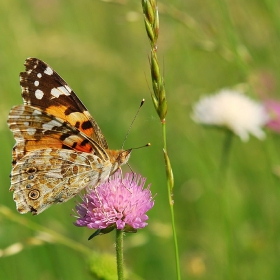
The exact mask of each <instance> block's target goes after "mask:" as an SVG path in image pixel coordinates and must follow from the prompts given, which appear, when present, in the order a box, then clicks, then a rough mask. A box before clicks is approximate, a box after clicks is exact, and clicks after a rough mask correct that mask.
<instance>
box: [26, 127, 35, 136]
mask: <svg viewBox="0 0 280 280" xmlns="http://www.w3.org/2000/svg"><path fill="white" fill-rule="evenodd" d="M26 131H27V133H28V134H29V135H34V134H35V132H36V128H34V127H28V128H27V130H26Z"/></svg>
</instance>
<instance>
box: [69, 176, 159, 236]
mask: <svg viewBox="0 0 280 280" xmlns="http://www.w3.org/2000/svg"><path fill="white" fill-rule="evenodd" d="M145 182H146V178H143V177H141V175H136V174H134V173H127V174H126V175H125V177H124V178H122V174H121V172H120V171H117V172H116V173H115V174H114V175H112V176H111V177H110V178H109V179H108V181H107V182H105V183H102V184H100V185H99V186H98V187H97V188H96V189H91V190H90V191H89V192H88V193H87V194H85V195H84V196H83V197H82V202H81V203H79V204H78V205H76V213H77V215H78V217H77V220H76V222H75V225H76V226H80V227H82V226H86V227H88V228H90V229H99V230H102V229H106V228H110V229H114V228H117V229H121V230H124V231H126V229H129V230H128V231H131V229H132V230H136V229H138V228H143V227H145V226H147V222H146V221H147V219H148V216H147V215H146V212H147V211H148V210H150V209H151V208H152V207H153V206H154V200H153V197H152V193H151V191H150V185H149V186H148V187H147V188H144V185H145Z"/></svg>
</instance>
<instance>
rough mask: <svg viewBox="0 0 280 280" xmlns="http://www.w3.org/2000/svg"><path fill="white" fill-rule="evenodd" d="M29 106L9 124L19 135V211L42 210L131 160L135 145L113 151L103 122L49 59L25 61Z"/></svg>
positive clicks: (17, 109)
mask: <svg viewBox="0 0 280 280" xmlns="http://www.w3.org/2000/svg"><path fill="white" fill-rule="evenodd" d="M25 66H26V70H25V72H22V73H20V85H21V88H22V97H23V103H24V104H23V105H18V106H14V107H13V108H12V109H11V111H10V113H9V118H8V125H9V128H10V130H11V131H12V132H13V134H14V138H15V140H16V144H15V146H14V148H13V162H12V164H13V168H12V172H11V187H10V191H13V192H14V194H13V198H14V201H15V202H16V207H17V210H18V212H20V213H22V214H23V213H27V212H32V214H33V215H36V214H40V213H41V212H43V211H44V210H45V209H47V208H48V207H49V206H51V205H52V204H56V203H63V202H65V201H67V200H69V199H71V198H72V197H74V196H75V195H76V194H77V193H79V192H80V191H81V190H82V189H84V188H85V187H87V186H93V187H96V186H97V185H98V184H99V183H100V182H104V181H106V180H107V179H108V178H109V176H110V175H112V174H113V173H114V172H115V171H116V170H117V169H118V168H119V167H120V166H121V165H123V164H125V163H126V162H127V161H128V159H129V156H130V153H131V150H109V149H108V145H107V142H106V139H105V137H104V136H103V134H102V132H101V130H100V128H99V126H98V125H97V123H96V122H95V120H94V119H93V118H92V117H91V115H90V113H89V112H88V110H87V109H86V107H85V106H84V105H83V103H82V102H81V101H80V100H79V98H78V97H77V96H76V94H75V93H74V91H73V90H72V89H71V88H70V87H69V86H68V85H67V83H66V82H65V81H64V80H63V79H62V78H61V77H60V76H59V75H58V74H57V73H56V72H55V71H54V70H53V69H52V68H51V67H49V66H48V65H47V64H46V63H44V62H43V61H41V60H39V59H36V58H28V59H26V61H25Z"/></svg>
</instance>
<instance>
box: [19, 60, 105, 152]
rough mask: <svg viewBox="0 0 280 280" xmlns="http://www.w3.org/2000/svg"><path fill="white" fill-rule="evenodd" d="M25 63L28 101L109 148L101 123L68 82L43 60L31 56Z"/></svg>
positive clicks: (22, 80) (24, 92) (22, 77)
mask: <svg viewBox="0 0 280 280" xmlns="http://www.w3.org/2000/svg"><path fill="white" fill-rule="evenodd" d="M24 65H25V68H26V70H25V72H22V73H20V85H21V88H22V97H23V101H24V104H25V105H29V106H33V107H36V108H38V109H39V110H41V111H43V112H46V113H48V114H49V115H52V116H55V117H58V118H60V119H62V120H64V121H66V122H68V123H69V124H70V125H72V126H73V127H76V128H77V129H78V130H80V131H81V132H83V133H84V134H85V135H87V136H89V137H90V138H91V139H93V140H94V141H96V142H97V143H98V144H99V145H100V146H101V147H102V148H103V149H107V148H108V145H107V142H106V139H105V137H104V136H103V134H102V132H101V129H100V128H99V126H98V124H97V123H96V121H95V120H94V119H93V118H92V116H91V115H90V113H89V112H88V110H87V108H86V107H85V106H84V105H83V103H82V102H81V101H80V99H79V98H78V97H77V96H76V94H75V93H74V91H73V90H72V89H71V88H70V87H69V86H68V85H67V83H66V82H65V81H64V80H63V79H62V78H61V77H60V76H59V75H58V74H57V73H56V72H55V71H54V70H53V69H52V68H51V67H50V66H48V65H47V64H46V63H45V62H43V61H42V60H39V59H37V58H27V59H26V61H25V64H24Z"/></svg>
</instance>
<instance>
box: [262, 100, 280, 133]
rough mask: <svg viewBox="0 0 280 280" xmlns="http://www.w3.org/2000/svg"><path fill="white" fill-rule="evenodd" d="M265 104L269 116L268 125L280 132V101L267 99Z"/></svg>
mask: <svg viewBox="0 0 280 280" xmlns="http://www.w3.org/2000/svg"><path fill="white" fill-rule="evenodd" d="M264 106H265V108H266V110H267V112H268V116H269V120H268V122H267V123H266V126H267V127H268V128H270V129H271V130H273V131H276V132H280V102H278V101H275V100H267V101H265V102H264Z"/></svg>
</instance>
